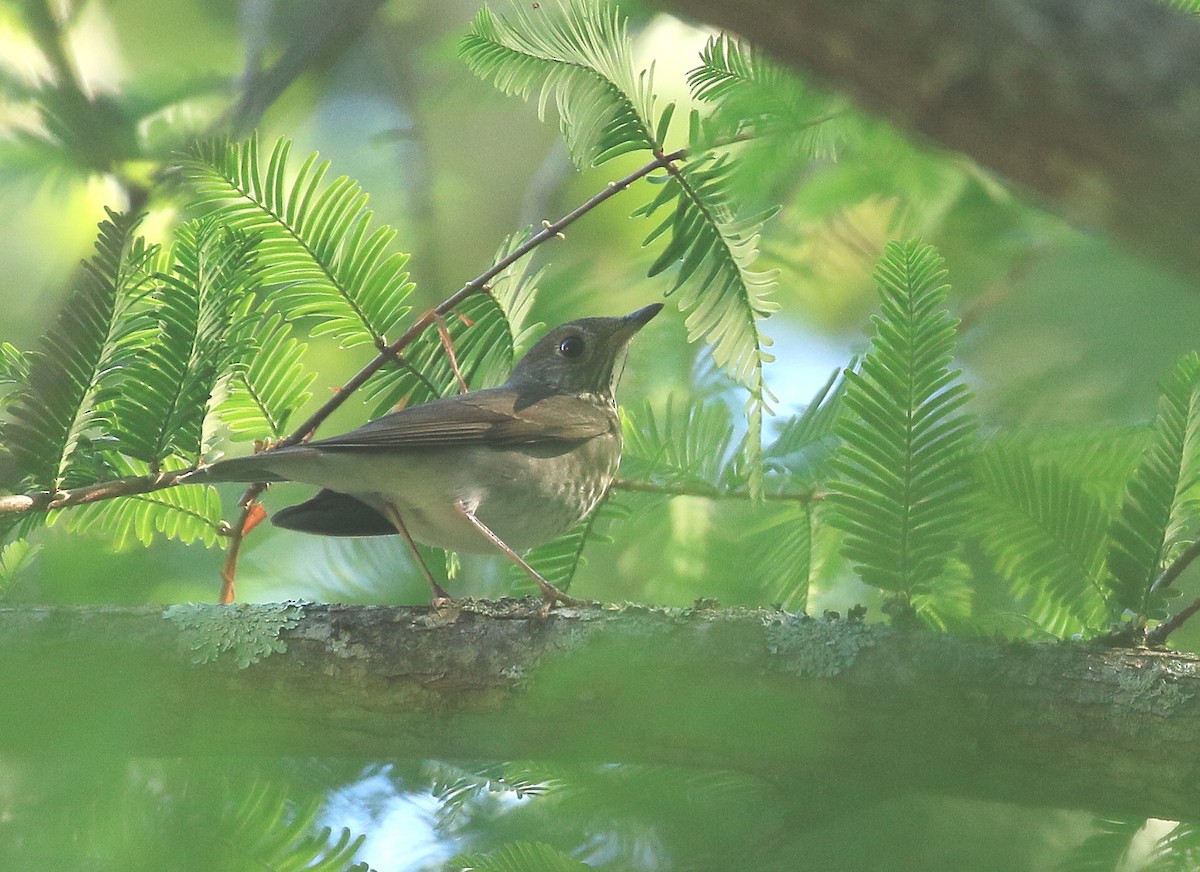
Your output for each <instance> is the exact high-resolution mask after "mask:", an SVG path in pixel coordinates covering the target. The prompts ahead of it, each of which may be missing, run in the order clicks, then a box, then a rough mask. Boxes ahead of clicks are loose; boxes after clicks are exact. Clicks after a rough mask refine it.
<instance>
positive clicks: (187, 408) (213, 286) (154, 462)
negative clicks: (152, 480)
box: [111, 219, 254, 469]
mask: <svg viewBox="0 0 1200 872" xmlns="http://www.w3.org/2000/svg"><path fill="white" fill-rule="evenodd" d="M253 246H254V240H253V239H249V238H247V237H245V236H244V235H242V234H239V233H236V232H234V231H230V230H228V229H227V228H225V227H222V226H221V225H220V224H219V223H217V222H215V221H213V220H211V219H206V220H203V221H200V222H192V223H189V224H184V225H182V226H181V227H179V228H178V230H177V231H176V234H175V246H174V249H173V251H172V256H171V258H170V260H169V262H168V264H167V265H166V266H167V269H168V271H167V272H165V273H163V274H162V275H160V277H159V278H160V281H159V283H158V284H157V286H156V287H155V289H154V291H153V292H152V293H151V295H150V297H151V299H150V305H151V308H150V310H149V312H148V315H149V317H150V318H151V319H152V322H153V324H154V327H153V333H152V336H151V337H150V339H149V341H144V342H140V343H139V344H140V347H139V348H138V349H137V351H136V353H135V354H132V355H130V359H129V361H128V363H127V364H126V365H125V367H124V369H123V376H122V379H121V390H120V391H119V392H117V394H116V397H115V399H114V401H113V403H112V409H111V416H112V422H113V425H112V430H113V432H114V433H115V434H116V435H117V437H118V439H119V444H118V448H119V450H120V451H121V452H122V453H124V454H127V455H129V456H130V457H133V458H136V459H138V460H141V461H143V462H145V463H147V464H149V465H150V467H151V469H157V468H159V467H160V466H161V464H162V462H163V461H164V460H166V458H168V457H170V456H171V455H172V454H176V455H178V456H179V457H180V458H182V459H183V461H184V462H185V463H194V462H195V461H196V459H197V458H198V457H199V455H200V454H201V452H202V449H203V445H202V438H201V437H202V429H203V425H204V418H205V413H206V411H207V409H208V405H209V401H210V399H211V397H212V395H213V392H214V390H215V389H216V387H217V383H218V382H219V380H220V379H221V378H222V377H223V376H225V375H226V374H227V371H228V369H229V367H230V365H231V364H232V362H233V361H234V360H235V359H236V358H237V357H239V356H240V353H241V348H240V347H239V345H240V343H238V342H236V341H234V337H235V336H236V335H237V331H236V330H234V329H233V328H234V327H236V324H235V314H236V313H235V307H236V306H237V303H238V302H239V300H240V299H243V298H244V297H245V296H247V295H248V294H249V293H250V291H251V288H252V277H251V272H252V269H253V253H252V249H253ZM243 311H244V310H243ZM244 332H245V331H243V333H244Z"/></svg>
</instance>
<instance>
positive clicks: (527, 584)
mask: <svg viewBox="0 0 1200 872" xmlns="http://www.w3.org/2000/svg"><path fill="white" fill-rule="evenodd" d="M631 514H632V513H631V512H630V510H629V507H628V506H626V505H624V504H623V503H621V502H620V501H619V500H618V499H617V498H616V497H615V496H614V495H613V494H612V492H611V491H610V492H609V493H607V494H605V495H604V496H603V497H602V498H601V500H600V502H599V503H598V504H597V505H596V507H595V508H594V509H592V511H591V513H590V514H589V515H588V516H587V517H586V518H584V519H583V520H582V521H579V522H578V523H577V524H576V525H575V526H574V527H572V528H571V529H570V530H568V531H567V532H565V533H563V534H562V535H561V536H559V537H558V538H556V539H552V540H551V541H549V542H547V543H545V544H544V545H539V546H538V547H537V548H534V549H533V550H532V551H530V552H529V553H528V554H526V555H525V561H526V562H527V563H528V564H529V565H530V566H532V567H533V568H534V569H536V570H537V571H538V572H539V573H541V575H542V578H544V579H546V580H547V581H548V582H550V583H551V584H553V585H554V586H555V587H557V588H558V589H559V590H563V591H565V590H568V589H570V587H571V581H572V580H573V579H574V578H575V573H576V572H578V571H579V567H581V566H583V564H584V563H586V562H587V558H585V557H584V554H583V550H584V547H585V546H586V545H588V544H590V543H593V542H596V543H599V544H604V543H606V542H611V541H612V540H611V538H609V536H608V535H607V532H606V531H607V530H608V528H609V526H610V525H611V524H613V523H614V522H618V521H626V520H628V519H629V517H630V515H631ZM508 577H509V579H510V581H511V582H512V583H513V585H514V587H515V588H516V590H517V591H518V593H520V594H522V595H525V594H533V593H537V589H536V586H535V585H534V583H533V581H532V579H530V578H529V576H528V575H527V574H526V573H525V572H524V571H523V570H521V569H520V567H517V566H510V567H509V568H508Z"/></svg>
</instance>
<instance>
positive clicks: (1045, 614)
mask: <svg viewBox="0 0 1200 872" xmlns="http://www.w3.org/2000/svg"><path fill="white" fill-rule="evenodd" d="M976 472H977V476H978V480H979V484H980V486H981V488H982V494H981V499H980V501H979V510H978V512H977V513H976V516H975V526H976V528H977V530H978V531H979V534H980V540H981V542H982V545H983V548H984V550H985V551H986V552H987V553H988V555H989V556H990V557H991V558H992V560H993V561H994V562H995V565H996V568H997V570H998V571H999V572H1000V574H1001V575H1002V576H1004V578H1006V579H1007V580H1008V582H1009V584H1010V585H1011V588H1012V591H1013V593H1014V595H1015V596H1016V597H1017V598H1018V599H1020V600H1021V601H1023V602H1025V603H1026V604H1027V605H1028V614H1029V616H1030V617H1031V618H1032V619H1033V620H1035V621H1036V622H1037V623H1038V624H1040V625H1041V626H1042V627H1043V628H1045V629H1046V630H1047V631H1048V632H1050V633H1054V634H1055V635H1058V636H1069V635H1071V634H1073V633H1077V632H1079V631H1081V630H1102V629H1103V628H1104V626H1105V624H1106V618H1107V615H1108V609H1107V603H1106V602H1105V588H1104V586H1103V584H1102V578H1103V573H1104V549H1105V544H1106V540H1107V527H1108V516H1107V514H1106V513H1105V511H1104V509H1103V508H1102V507H1101V505H1100V502H1099V500H1097V499H1096V498H1095V497H1094V496H1093V495H1092V494H1090V493H1089V492H1088V491H1087V489H1086V488H1085V487H1084V486H1083V483H1082V482H1080V481H1078V480H1077V479H1075V478H1073V477H1072V476H1070V475H1068V474H1067V473H1065V472H1064V471H1063V470H1062V469H1060V468H1059V467H1058V466H1057V465H1055V464H1052V463H1048V462H1041V463H1037V462H1034V461H1033V460H1032V459H1031V458H1030V457H1029V456H1028V454H1026V453H1024V452H1021V451H1018V450H1015V449H1012V448H1008V449H1000V448H993V449H990V450H988V451H986V452H984V453H983V454H982V456H981V457H980V459H979V462H978V463H977V464H976Z"/></svg>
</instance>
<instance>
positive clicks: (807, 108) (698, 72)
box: [687, 34, 845, 166]
mask: <svg viewBox="0 0 1200 872" xmlns="http://www.w3.org/2000/svg"><path fill="white" fill-rule="evenodd" d="M687 81H688V86H689V87H690V88H691V90H692V96H694V97H695V98H696V99H697V100H699V101H701V102H704V103H708V104H713V109H712V112H711V114H710V115H709V116H707V117H706V118H704V119H703V122H702V123H700V124H698V125H694V126H693V132H694V133H695V134H697V136H696V137H694V138H693V142H692V145H693V146H694V147H697V146H698V147H705V146H706V145H711V144H712V143H714V142H720V141H722V140H726V141H727V140H729V139H732V138H734V137H737V136H739V135H742V134H747V133H749V134H752V141H751V145H752V146H753V147H758V146H761V145H763V144H764V143H765V141H766V140H768V139H774V140H782V141H776V142H773V143H770V145H771V147H772V151H774V152H775V153H776V155H777V158H778V159H780V160H784V157H785V155H786V157H787V161H786V163H787V165H789V166H790V165H794V164H795V162H796V161H797V160H798V159H800V158H802V157H803V158H815V157H820V158H830V157H833V156H834V155H835V153H836V146H837V144H838V141H839V140H840V139H841V137H842V133H843V131H842V125H838V124H835V123H834V120H835V118H836V116H838V115H839V114H841V113H843V112H844V111H845V110H844V107H843V106H842V105H841V104H840V103H839V102H838V101H837V100H836V99H835V98H832V97H829V96H826V95H823V94H819V93H818V92H816V91H814V90H812V89H811V88H807V87H805V86H804V84H803V83H802V82H801V81H800V80H799V79H798V78H797V77H796V75H795V74H794V73H792V72H791V71H789V70H786V69H784V68H783V67H782V66H780V65H779V64H777V63H775V62H774V61H773V60H771V59H770V58H769V57H768V56H767V55H766V53H765V52H763V51H762V50H761V49H759V48H757V47H756V46H753V45H750V44H748V43H742V42H739V41H738V40H736V39H734V38H733V37H731V36H728V35H726V34H720V35H718V36H713V37H711V38H710V39H709V40H708V43H707V44H706V45H705V46H704V49H703V51H701V53H700V63H699V65H697V66H696V67H694V68H693V69H691V70H689V71H688V74H687Z"/></svg>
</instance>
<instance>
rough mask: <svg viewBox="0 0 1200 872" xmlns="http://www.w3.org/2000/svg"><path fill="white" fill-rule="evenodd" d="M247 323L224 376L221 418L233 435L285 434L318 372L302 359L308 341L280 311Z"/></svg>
mask: <svg viewBox="0 0 1200 872" xmlns="http://www.w3.org/2000/svg"><path fill="white" fill-rule="evenodd" d="M243 323H245V324H247V325H252V326H253V329H247V330H246V331H245V332H246V334H247V335H246V336H245V337H244V340H243V343H241V344H242V348H243V353H242V360H241V361H240V362H238V363H237V364H236V365H235V367H234V369H233V372H232V373H231V374H230V375H229V377H228V379H227V380H226V382H225V390H224V396H222V397H221V399H220V400H219V401H218V403H217V405H216V415H217V418H218V419H219V420H220V421H221V422H222V423H224V424H225V426H226V427H228V428H229V432H230V436H231V438H232V439H233V440H234V441H247V440H261V441H273V440H277V439H282V438H283V437H284V436H286V435H287V433H288V430H289V428H288V424H289V422H290V421H291V419H292V416H293V415H294V414H296V412H297V411H299V409H300V408H301V407H302V406H303V405H304V404H305V403H307V402H308V401H309V399H310V398H311V397H312V394H311V393H310V392H309V390H308V389H309V387H311V385H312V383H313V381H314V379H316V373H312V372H309V371H308V370H307V369H306V368H305V366H304V363H303V358H304V352H305V350H306V348H307V346H306V345H305V344H304V343H303V342H301V341H300V340H299V339H297V338H296V337H295V336H293V335H292V328H291V325H289V324H288V323H287V322H286V321H285V320H284V318H283V316H282V315H280V314H279V313H278V312H275V313H272V314H270V315H268V316H267V317H265V318H264V319H263V320H261V321H260V322H258V323H254V322H253V321H249V320H247V321H244V322H243Z"/></svg>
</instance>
